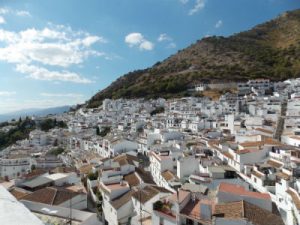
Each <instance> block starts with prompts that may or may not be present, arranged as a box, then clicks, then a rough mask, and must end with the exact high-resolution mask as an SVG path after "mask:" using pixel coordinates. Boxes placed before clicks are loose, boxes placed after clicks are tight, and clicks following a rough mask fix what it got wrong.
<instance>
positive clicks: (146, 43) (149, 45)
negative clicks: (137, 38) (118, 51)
mask: <svg viewBox="0 0 300 225" xmlns="http://www.w3.org/2000/svg"><path fill="white" fill-rule="evenodd" d="M139 48H140V49H141V50H147V51H151V50H152V49H153V48H154V44H153V43H152V42H150V41H143V42H142V43H141V44H140V46H139Z"/></svg>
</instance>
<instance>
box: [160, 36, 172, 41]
mask: <svg viewBox="0 0 300 225" xmlns="http://www.w3.org/2000/svg"><path fill="white" fill-rule="evenodd" d="M157 41H159V42H162V41H172V38H171V37H169V36H168V35H167V34H160V35H159V37H158V38H157Z"/></svg>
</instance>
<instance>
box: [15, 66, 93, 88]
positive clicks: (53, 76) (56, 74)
mask: <svg viewBox="0 0 300 225" xmlns="http://www.w3.org/2000/svg"><path fill="white" fill-rule="evenodd" d="M16 70H17V71H18V72H20V73H24V74H29V75H28V77H29V78H32V79H35V80H46V81H68V82H73V83H81V84H89V83H92V81H91V80H89V79H86V78H83V77H81V76H80V75H78V74H77V73H73V72H69V71H49V70H47V69H46V68H43V67H38V66H34V65H27V64H18V65H17V66H16Z"/></svg>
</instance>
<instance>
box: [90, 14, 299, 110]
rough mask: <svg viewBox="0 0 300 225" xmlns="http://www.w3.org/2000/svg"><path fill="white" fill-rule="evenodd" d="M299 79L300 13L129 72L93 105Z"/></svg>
mask: <svg viewBox="0 0 300 225" xmlns="http://www.w3.org/2000/svg"><path fill="white" fill-rule="evenodd" d="M299 76H300V9H298V10H294V11H289V12H286V13H283V14H282V15H280V16H279V17H277V18H275V19H273V20H271V21H269V22H266V23H263V24H260V25H258V26H256V27H254V28H253V29H251V30H249V31H245V32H241V33H238V34H234V35H232V36H230V37H216V36H214V37H208V38H204V39H202V40H199V41H197V42H196V43H195V44H192V45H191V46H189V47H187V48H185V49H183V50H180V51H178V53H176V54H175V55H172V56H170V57H169V58H167V59H166V60H164V61H162V62H158V63H156V64H155V65H153V66H152V67H151V68H147V69H143V70H137V71H133V72H130V73H128V74H126V75H124V76H122V77H120V78H119V79H117V80H116V81H114V82H113V83H112V84H111V85H110V86H108V87H107V88H105V89H104V90H102V91H100V92H99V93H97V94H96V95H95V96H93V97H92V98H91V99H90V100H89V101H88V104H87V105H88V107H97V106H99V105H100V104H101V102H102V100H103V99H105V98H121V97H123V98H136V97H146V98H157V97H167V98H168V97H176V96H178V97H181V96H185V95H188V93H187V92H186V90H187V87H189V86H191V85H193V84H195V83H198V82H208V83H209V82H228V81H246V80H248V79H253V78H269V79H271V80H276V81H278V80H283V79H287V78H293V77H299Z"/></svg>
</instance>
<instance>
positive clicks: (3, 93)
mask: <svg viewBox="0 0 300 225" xmlns="http://www.w3.org/2000/svg"><path fill="white" fill-rule="evenodd" d="M15 94H16V92H15V91H0V97H10V96H12V95H15Z"/></svg>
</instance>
